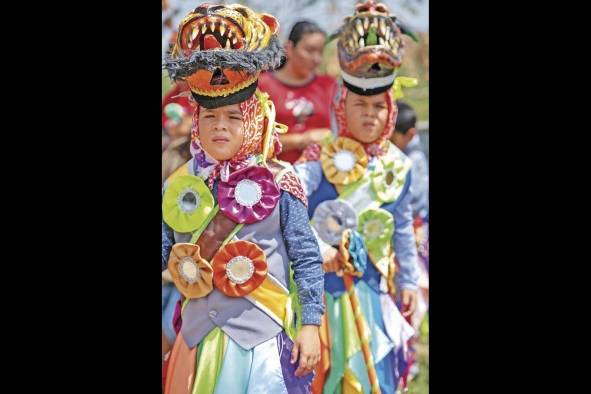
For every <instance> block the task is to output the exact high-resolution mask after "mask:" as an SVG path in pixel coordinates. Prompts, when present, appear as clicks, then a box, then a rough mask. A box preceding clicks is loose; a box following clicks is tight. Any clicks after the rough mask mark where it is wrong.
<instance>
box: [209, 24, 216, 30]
mask: <svg viewBox="0 0 591 394" xmlns="http://www.w3.org/2000/svg"><path fill="white" fill-rule="evenodd" d="M213 29H215V22H211V23H210V24H209V30H211V31H212V32H213V31H214V30H213Z"/></svg>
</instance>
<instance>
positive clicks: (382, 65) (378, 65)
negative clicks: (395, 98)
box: [332, 0, 405, 96]
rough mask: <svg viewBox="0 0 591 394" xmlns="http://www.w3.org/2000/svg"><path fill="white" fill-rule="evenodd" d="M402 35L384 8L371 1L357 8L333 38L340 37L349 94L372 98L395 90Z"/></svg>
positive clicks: (402, 48)
mask: <svg viewBox="0 0 591 394" xmlns="http://www.w3.org/2000/svg"><path fill="white" fill-rule="evenodd" d="M403 33H405V32H403V29H401V25H400V22H398V21H397V19H396V17H395V16H393V15H390V13H389V10H388V7H387V6H385V5H384V4H382V3H376V2H375V1H373V0H369V1H367V2H365V3H363V4H358V5H357V6H356V8H355V14H353V15H351V16H348V17H346V18H345V20H344V24H343V26H342V27H341V28H340V29H339V30H338V31H337V33H335V34H334V35H333V36H332V37H334V36H337V35H338V37H339V40H338V43H337V49H338V56H339V64H340V66H341V76H342V78H343V82H344V84H345V85H346V86H347V88H348V89H349V90H351V91H353V92H355V93H357V94H361V95H366V96H370V95H374V94H378V93H381V92H384V91H386V90H388V89H389V88H391V87H392V84H393V83H394V78H395V74H396V71H397V69H398V68H399V67H400V65H401V62H402V57H403V54H404V45H403V42H402V34H403Z"/></svg>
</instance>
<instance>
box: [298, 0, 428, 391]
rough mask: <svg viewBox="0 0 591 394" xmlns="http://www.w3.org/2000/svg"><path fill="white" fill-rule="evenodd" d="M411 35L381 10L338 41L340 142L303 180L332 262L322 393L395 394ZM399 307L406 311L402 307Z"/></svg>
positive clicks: (315, 151)
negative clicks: (405, 82) (395, 139)
mask: <svg viewBox="0 0 591 394" xmlns="http://www.w3.org/2000/svg"><path fill="white" fill-rule="evenodd" d="M403 32H405V29H404V28H403V27H401V24H400V23H399V22H398V21H397V20H396V18H395V17H394V16H391V15H389V12H388V9H387V8H386V7H385V6H384V5H383V4H381V3H378V4H376V3H374V2H373V1H368V2H367V3H364V4H359V5H357V7H356V12H355V14H354V15H353V16H350V17H348V18H346V19H345V24H344V25H343V26H342V27H341V28H340V30H339V31H338V32H337V34H335V35H333V37H335V36H338V37H339V41H338V45H337V47H338V53H339V62H340V66H341V77H342V81H341V83H340V85H339V86H338V88H337V92H336V95H335V97H334V101H333V106H332V115H333V132H334V134H335V137H334V138H333V139H331V140H329V141H326V142H324V143H323V144H322V145H321V146H311V147H309V148H308V149H306V151H304V153H303V157H302V159H301V162H300V163H298V164H296V166H295V168H296V172H297V173H298V175H299V176H300V179H301V180H302V183H303V186H304V190H305V191H306V194H307V195H308V212H309V215H310V217H311V219H312V223H313V228H314V230H315V232H316V234H317V237H318V241H319V245H320V248H321V250H322V252H323V257H324V269H325V271H326V275H325V290H326V293H325V297H326V306H327V313H326V319H324V321H323V326H322V329H321V338H322V344H323V359H322V360H321V363H320V365H319V367H318V368H317V375H318V376H317V378H316V379H315V381H314V392H315V393H320V392H323V393H330V394H332V393H341V392H347V393H348V392H356V393H370V392H371V393H380V392H383V393H394V392H395V391H396V389H397V386H398V380H399V378H400V370H399V366H400V361H401V360H399V353H400V350H403V349H404V347H405V345H406V343H407V341H408V339H409V338H410V337H411V336H412V335H413V331H414V330H413V329H412V327H411V326H410V325H409V324H408V323H407V322H406V321H405V319H404V316H409V315H411V314H412V313H413V311H414V309H415V304H416V298H417V293H416V291H417V279H418V271H417V252H416V245H415V238H414V234H413V218H412V206H411V204H410V201H411V197H412V195H411V192H410V182H411V176H410V167H411V164H410V160H409V159H408V158H407V157H406V156H405V155H404V154H403V153H402V152H401V151H400V149H398V148H397V147H396V146H394V145H393V144H392V143H390V141H389V137H390V135H391V133H392V131H393V128H394V124H395V121H396V105H395V103H394V100H393V92H392V86H393V84H394V80H395V71H396V69H397V68H398V67H399V66H400V63H401V57H402V50H403V48H402V40H401V36H402V34H403ZM395 295H396V296H397V297H398V300H399V302H400V304H401V309H402V313H401V312H400V311H399V309H398V306H397V305H396V303H395V297H394V296H395Z"/></svg>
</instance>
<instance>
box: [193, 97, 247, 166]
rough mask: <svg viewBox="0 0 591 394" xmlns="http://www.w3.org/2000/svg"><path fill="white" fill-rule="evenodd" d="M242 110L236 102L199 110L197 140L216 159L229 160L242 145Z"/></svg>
mask: <svg viewBox="0 0 591 394" xmlns="http://www.w3.org/2000/svg"><path fill="white" fill-rule="evenodd" d="M242 140H243V134H242V111H240V107H239V105H238V104H234V105H227V106H225V107H218V108H214V109H208V108H201V110H200V111H199V141H200V142H201V146H202V147H203V149H204V150H205V151H206V152H207V153H209V155H210V156H211V157H213V158H214V159H216V160H218V161H222V160H230V159H231V158H233V157H234V156H235V155H236V153H238V150H240V147H241V146H242Z"/></svg>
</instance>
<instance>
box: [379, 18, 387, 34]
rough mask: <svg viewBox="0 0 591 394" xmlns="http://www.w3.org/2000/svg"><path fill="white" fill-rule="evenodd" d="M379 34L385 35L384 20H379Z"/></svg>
mask: <svg viewBox="0 0 591 394" xmlns="http://www.w3.org/2000/svg"><path fill="white" fill-rule="evenodd" d="M380 33H382V35H386V21H385V20H384V19H380Z"/></svg>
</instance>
